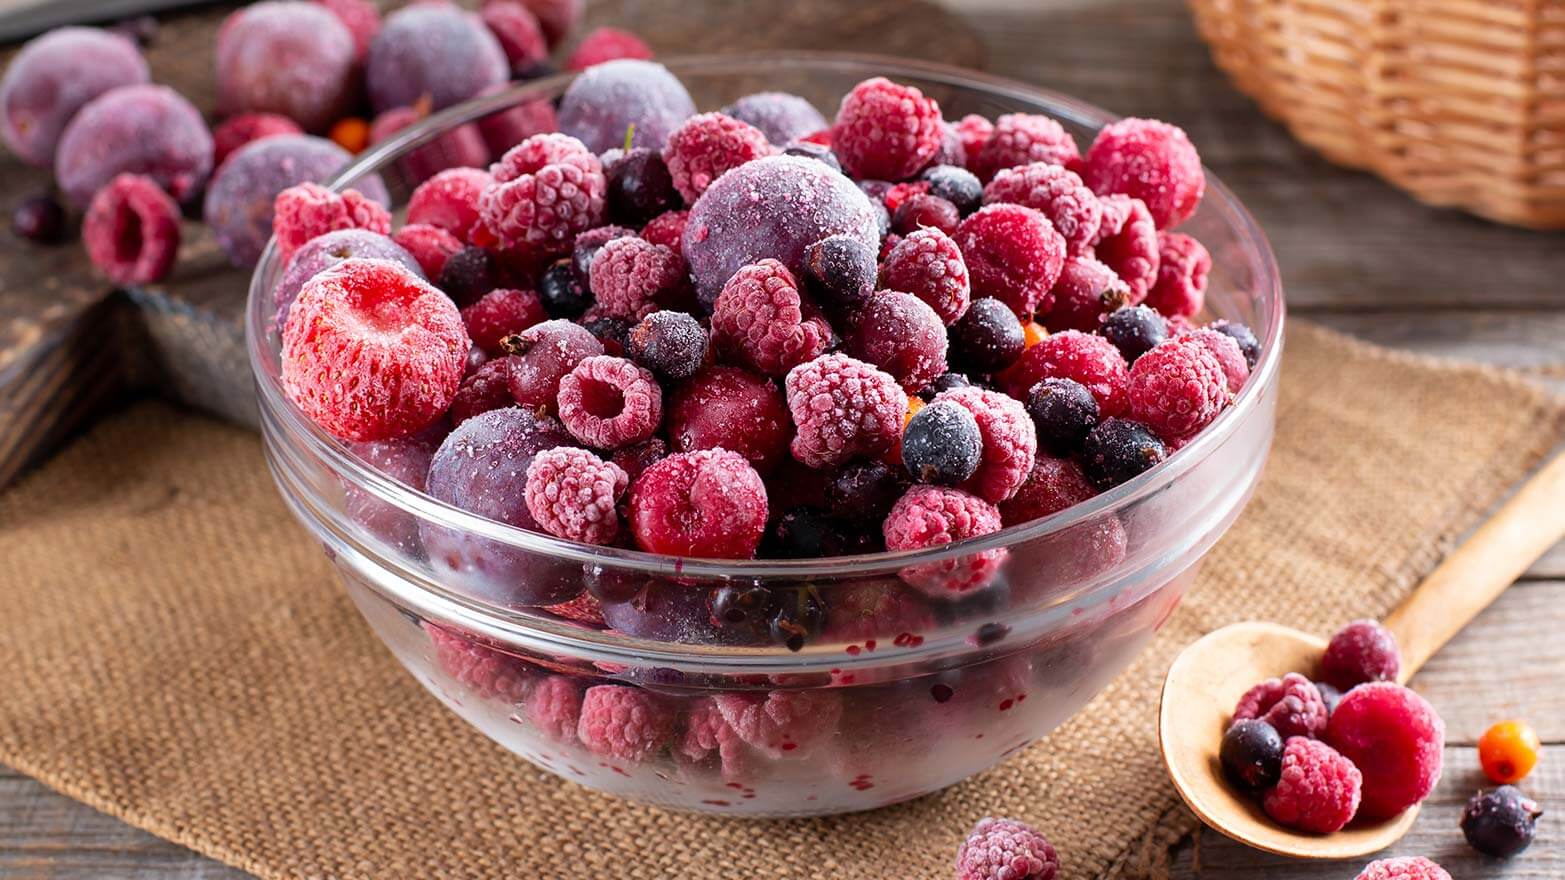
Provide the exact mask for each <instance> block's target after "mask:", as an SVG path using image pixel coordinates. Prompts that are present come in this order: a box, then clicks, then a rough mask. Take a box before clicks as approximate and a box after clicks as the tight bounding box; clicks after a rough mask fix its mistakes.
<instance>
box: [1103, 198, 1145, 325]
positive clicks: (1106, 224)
mask: <svg viewBox="0 0 1565 880" xmlns="http://www.w3.org/2000/svg"><path fill="white" fill-rule="evenodd" d="M1102 201H1103V224H1102V226H1100V227H1099V229H1098V240H1097V244H1095V245H1094V246H1093V255H1094V256H1096V257H1097V258H1098V260H1100V261H1101V262H1102V263H1103V264H1104V265H1105V266H1108V267H1109V268H1110V269H1112V270H1114V274H1115V275H1118V276H1119V277H1120V280H1122V281H1124V282H1125V283H1126V284H1128V285H1130V294H1131V300H1130V304H1131V305H1137V304H1139V303H1141V302H1142V301H1143V300H1145V299H1146V298H1147V295H1148V292H1149V291H1150V290H1151V289H1152V285H1153V284H1155V283H1156V282H1157V277H1158V274H1157V273H1158V265H1159V263H1158V261H1159V255H1160V249H1159V246H1158V235H1157V227H1156V226H1154V225H1153V224H1152V215H1151V214H1149V213H1147V207H1146V205H1143V204H1142V203H1141V200H1140V199H1132V198H1128V197H1126V196H1106V197H1104V199H1103V200H1102Z"/></svg>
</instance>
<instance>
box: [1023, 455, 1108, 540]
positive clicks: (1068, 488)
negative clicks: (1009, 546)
mask: <svg viewBox="0 0 1565 880" xmlns="http://www.w3.org/2000/svg"><path fill="white" fill-rule="evenodd" d="M1096 494H1098V490H1097V487H1095V486H1093V485H1092V481H1090V480H1088V479H1087V475H1086V473H1085V472H1083V471H1082V469H1081V465H1079V464H1077V463H1076V462H1075V461H1074V460H1073V459H1069V458H1055V457H1054V456H1052V455H1047V454H1045V453H1041V452H1040V453H1039V454H1038V456H1037V458H1036V459H1034V460H1033V465H1032V470H1030V471H1028V472H1027V481H1026V482H1024V483H1022V487H1021V488H1020V489H1017V490H1016V494H1015V495H1012V496H1011V497H1010V498H1007V499H1006V500H1004V501H1002V502H1000V519H1001V521H1002V522H1003V523H1004V524H1005V525H1008V526H1013V525H1016V524H1018V523H1024V522H1031V521H1032V520H1035V519H1041V518H1043V517H1045V516H1049V515H1050V514H1054V513H1059V512H1060V511H1062V510H1064V509H1065V508H1067V507H1072V506H1074V505H1077V504H1080V503H1081V502H1083V501H1086V500H1087V499H1089V498H1091V497H1092V496H1094V495H1096Z"/></svg>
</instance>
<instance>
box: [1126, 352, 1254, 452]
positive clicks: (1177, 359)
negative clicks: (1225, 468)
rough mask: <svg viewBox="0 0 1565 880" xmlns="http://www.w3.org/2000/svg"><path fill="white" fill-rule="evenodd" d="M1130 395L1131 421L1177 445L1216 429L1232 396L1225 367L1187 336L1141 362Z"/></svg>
mask: <svg viewBox="0 0 1565 880" xmlns="http://www.w3.org/2000/svg"><path fill="white" fill-rule="evenodd" d="M1127 393H1128V396H1129V398H1130V416H1131V418H1133V419H1135V420H1136V421H1138V422H1141V423H1142V424H1144V425H1146V426H1147V427H1149V428H1151V429H1152V430H1153V431H1155V432H1156V433H1157V435H1158V436H1159V437H1161V438H1162V439H1163V442H1165V443H1174V444H1178V443H1182V442H1183V441H1185V440H1188V439H1190V438H1191V437H1194V436H1195V435H1196V434H1197V433H1198V432H1200V430H1201V429H1202V428H1205V427H1206V426H1207V425H1209V424H1211V423H1212V420H1213V419H1215V418H1217V416H1218V414H1219V413H1221V412H1222V411H1223V408H1224V407H1226V406H1227V405H1228V402H1229V400H1230V399H1231V398H1232V396H1233V395H1232V393H1231V392H1230V391H1229V390H1228V376H1227V375H1226V374H1225V373H1224V372H1223V366H1222V364H1220V363H1218V361H1217V358H1215V357H1213V356H1212V353H1211V352H1209V351H1207V350H1206V347H1205V346H1203V345H1202V344H1200V343H1199V342H1195V341H1193V340H1190V339H1189V337H1184V336H1179V337H1175V338H1173V339H1170V340H1168V341H1166V342H1164V343H1163V344H1162V345H1159V346H1157V347H1156V348H1153V349H1152V350H1151V351H1149V352H1147V353H1146V354H1144V355H1142V356H1141V357H1139V358H1136V362H1135V363H1134V364H1132V365H1131V366H1130V384H1129V386H1128V390H1127Z"/></svg>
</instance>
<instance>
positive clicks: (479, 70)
mask: <svg viewBox="0 0 1565 880" xmlns="http://www.w3.org/2000/svg"><path fill="white" fill-rule="evenodd" d="M509 72H510V65H509V64H507V63H506V58H505V51H504V50H503V49H501V48H500V43H499V41H498V40H496V39H495V38H494V35H493V34H491V33H490V32H489V29H488V28H486V27H484V23H483V22H482V21H481V20H480V19H479V17H478V16H477V15H476V14H474V13H472V12H468V11H467V10H465V9H461V8H460V7H457V6H455V5H453V4H446V3H415V4H413V5H411V6H407V7H404V8H402V9H399V10H397V11H396V12H393V13H392V14H391V15H389V16H387V17H386V20H385V22H384V23H383V24H382V25H381V28H380V33H379V34H377V35H376V36H375V41H374V42H373V43H372V44H370V51H369V56H368V57H367V58H366V59H365V62H364V82H365V85H366V87H367V89H366V90H367V91H368V93H369V98H370V103H372V104H373V105H374V106H375V110H376V111H377V112H384V111H386V110H390V109H391V108H393V107H409V106H412V105H413V104H414V103H416V102H417V101H419V100H420V99H421V98H425V97H426V96H427V98H428V100H429V101H430V102H431V104H432V106H433V108H434V109H436V110H443V109H445V108H446V107H450V106H451V105H453V104H457V103H460V102H462V101H465V100H467V99H468V98H471V97H473V96H474V95H477V94H478V93H479V92H481V91H483V90H484V89H485V88H487V87H489V86H492V85H494V84H495V83H498V82H504V81H505V79H506V78H507V74H508V73H509Z"/></svg>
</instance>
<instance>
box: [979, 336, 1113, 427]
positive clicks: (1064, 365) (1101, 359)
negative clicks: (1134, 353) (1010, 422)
mask: <svg viewBox="0 0 1565 880" xmlns="http://www.w3.org/2000/svg"><path fill="white" fill-rule="evenodd" d="M1001 379H1002V381H1003V382H1004V384H1005V390H1006V392H1007V393H1008V394H1010V395H1011V396H1012V397H1015V398H1017V399H1022V398H1024V397H1026V396H1027V393H1028V392H1029V391H1031V390H1032V387H1033V386H1034V385H1036V384H1038V383H1039V382H1042V381H1043V380H1044V379H1070V380H1072V381H1074V382H1078V383H1080V384H1081V385H1083V386H1085V387H1086V389H1087V390H1088V391H1091V392H1092V396H1093V397H1094V398H1096V399H1097V401H1098V410H1099V412H1100V413H1101V414H1102V416H1104V417H1105V418H1107V417H1110V416H1117V415H1120V414H1122V413H1124V412H1125V408H1126V404H1127V403H1128V399H1127V395H1126V388H1127V386H1128V385H1129V383H1130V368H1129V367H1127V366H1126V365H1125V356H1124V355H1122V354H1120V353H1119V349H1117V348H1115V347H1114V343H1112V342H1109V341H1108V340H1107V339H1104V338H1103V337H1101V336H1097V335H1094V334H1090V333H1082V332H1080V331H1077V330H1066V331H1064V332H1061V333H1054V334H1051V335H1050V336H1049V337H1048V338H1046V339H1044V340H1043V341H1042V342H1039V343H1038V344H1037V345H1034V346H1032V347H1031V348H1029V349H1027V350H1026V351H1024V352H1022V357H1021V360H1019V361H1017V362H1016V364H1015V366H1013V367H1011V368H1010V369H1009V370H1007V371H1006V372H1005V373H1004V375H1003V376H1002V377H1001Z"/></svg>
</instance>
